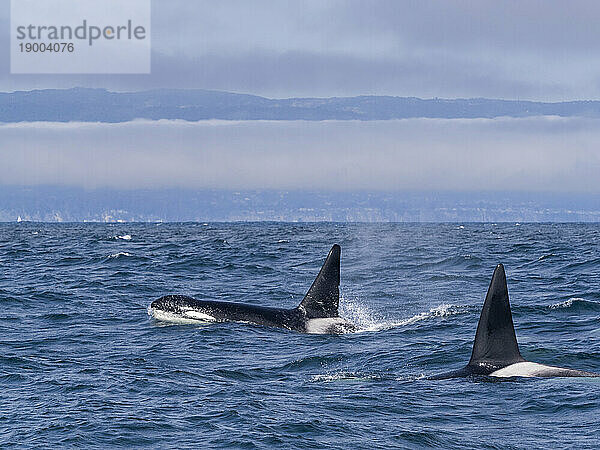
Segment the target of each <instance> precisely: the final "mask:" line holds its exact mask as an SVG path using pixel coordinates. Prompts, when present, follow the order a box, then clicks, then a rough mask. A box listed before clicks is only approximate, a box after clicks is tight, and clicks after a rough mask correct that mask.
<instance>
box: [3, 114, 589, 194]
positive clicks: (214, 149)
mask: <svg viewBox="0 0 600 450" xmlns="http://www.w3.org/2000/svg"><path fill="white" fill-rule="evenodd" d="M0 142H2V144H3V145H1V146H0V161H2V162H3V163H2V164H0V186H1V185H3V184H4V185H59V186H60V185H66V186H80V187H86V188H96V187H114V188H126V189H129V188H161V187H184V188H222V189H234V190H235V189H292V190H293V189H304V190H307V189H308V190H328V191H332V190H333V191H336V190H339V191H358V190H371V191H372V190H420V191H423V190H458V191H478V190H486V191H531V192H535V191H537V192H573V193H577V192H580V193H599V194H600V183H599V182H598V180H600V154H599V152H598V150H597V149H598V145H597V143H598V142H600V120H598V119H583V118H556V117H533V118H525V119H510V118H501V119H406V120H391V121H372V122H355V121H323V122H308V121H242V122H233V121H201V122H184V121H168V120H161V121H158V122H152V121H134V122H127V123H121V124H98V123H47V122H42V123H17V124H4V125H0Z"/></svg>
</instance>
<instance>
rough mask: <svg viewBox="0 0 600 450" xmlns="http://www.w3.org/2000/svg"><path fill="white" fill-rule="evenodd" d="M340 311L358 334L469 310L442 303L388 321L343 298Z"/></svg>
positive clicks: (363, 306)
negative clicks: (411, 314) (426, 309)
mask: <svg viewBox="0 0 600 450" xmlns="http://www.w3.org/2000/svg"><path fill="white" fill-rule="evenodd" d="M340 310H341V311H340V316H341V317H343V318H344V319H346V320H348V321H349V322H352V323H353V324H354V325H356V327H357V331H356V333H360V332H365V331H383V330H388V329H390V328H396V327H402V326H406V325H411V324H413V323H416V322H420V321H423V320H428V319H434V318H439V317H450V316H454V315H457V314H465V313H468V311H469V308H468V307H467V306H459V305H453V304H449V303H443V304H441V305H438V306H436V307H433V308H431V309H429V311H425V312H421V313H419V314H415V315H414V316H412V317H408V318H406V319H401V320H389V319H385V318H383V317H380V316H378V315H377V314H376V313H374V312H373V311H371V310H370V309H369V308H368V307H366V306H365V305H364V304H359V303H358V302H354V301H352V300H350V299H346V298H344V299H343V301H342V302H341V304H340Z"/></svg>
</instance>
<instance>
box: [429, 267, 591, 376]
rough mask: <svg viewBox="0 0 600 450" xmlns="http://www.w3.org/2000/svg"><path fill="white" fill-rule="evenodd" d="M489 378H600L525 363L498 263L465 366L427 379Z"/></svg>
mask: <svg viewBox="0 0 600 450" xmlns="http://www.w3.org/2000/svg"><path fill="white" fill-rule="evenodd" d="M477 375H484V376H492V377H600V374H597V373H593V372H585V371H583V370H574V369H565V368H562V367H553V366H546V365H544V364H538V363H534V362H530V361H526V360H525V359H524V358H523V357H522V356H521V352H520V351H519V345H518V344H517V337H516V334H515V327H514V325H513V320H512V314H511V311H510V303H509V300H508V286H507V284H506V273H505V272H504V266H503V265H502V264H498V266H496V270H495V271H494V275H493V277H492V281H491V283H490V287H489V289H488V292H487V296H486V297H485V302H484V304H483V308H482V310H481V317H480V318H479V324H478V325H477V332H476V333H475V342H474V343H473V352H472V354H471V360H470V361H469V363H468V364H467V365H466V366H465V367H463V368H462V369H459V370H454V371H451V372H446V373H442V374H438V375H434V376H432V377H429V379H433V380H442V379H447V378H458V377H469V376H477Z"/></svg>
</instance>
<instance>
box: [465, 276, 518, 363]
mask: <svg viewBox="0 0 600 450" xmlns="http://www.w3.org/2000/svg"><path fill="white" fill-rule="evenodd" d="M520 361H524V359H523V357H522V356H521V353H519V345H518V344H517V337H516V335H515V327H514V325H513V321H512V314H511V312H510V303H509V301H508V286H507V285H506V273H505V272H504V266H503V265H502V264H498V266H496V270H495V271H494V276H493V277H492V282H491V283H490V287H489V289H488V292H487V296H486V297H485V303H484V304H483V308H482V310H481V317H480V318H479V325H477V333H476V334H475V342H474V344H473V354H472V355H471V360H470V361H469V365H481V364H489V365H492V366H502V367H504V366H507V365H510V364H514V363H516V362H520Z"/></svg>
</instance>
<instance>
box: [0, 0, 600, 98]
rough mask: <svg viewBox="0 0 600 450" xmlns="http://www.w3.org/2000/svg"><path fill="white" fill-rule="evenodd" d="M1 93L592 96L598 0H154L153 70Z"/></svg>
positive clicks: (5, 75) (596, 81)
mask: <svg viewBox="0 0 600 450" xmlns="http://www.w3.org/2000/svg"><path fill="white" fill-rule="evenodd" d="M9 3H10V2H9V0H0V30H1V33H2V34H1V38H2V40H3V41H4V43H5V44H3V45H0V61H1V62H2V65H1V66H0V67H1V73H0V90H2V91H10V90H16V89H32V88H45V87H71V86H96V87H106V88H110V89H113V90H138V89H144V88H150V87H187V88H204V89H220V90H229V91H237V92H248V93H255V94H260V95H265V96H271V97H290V96H346V95H359V94H389V95H399V96H418V97H436V96H437V97H447V98H454V97H494V98H510V99H536V100H565V99H598V98H600V45H598V42H599V35H600V31H599V30H600V27H599V26H598V24H600V2H598V1H596V0H589V1H581V0H570V1H564V0H504V1H497V0H477V1H473V0H469V1H452V0H436V1H432V0H426V1H424V0H415V1H402V0H379V1H366V0H362V1H358V0H344V1H342V0H331V1H327V0H315V1H299V0H289V1H283V0H273V1H263V0H251V1H250V0H218V1H217V0H215V1H189V0H155V1H153V11H152V13H153V30H152V45H153V63H152V74H151V75H128V76H118V75H113V76H92V75H90V76H51V75H13V76H11V75H10V74H9V57H8V41H9V38H8V36H9Z"/></svg>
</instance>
